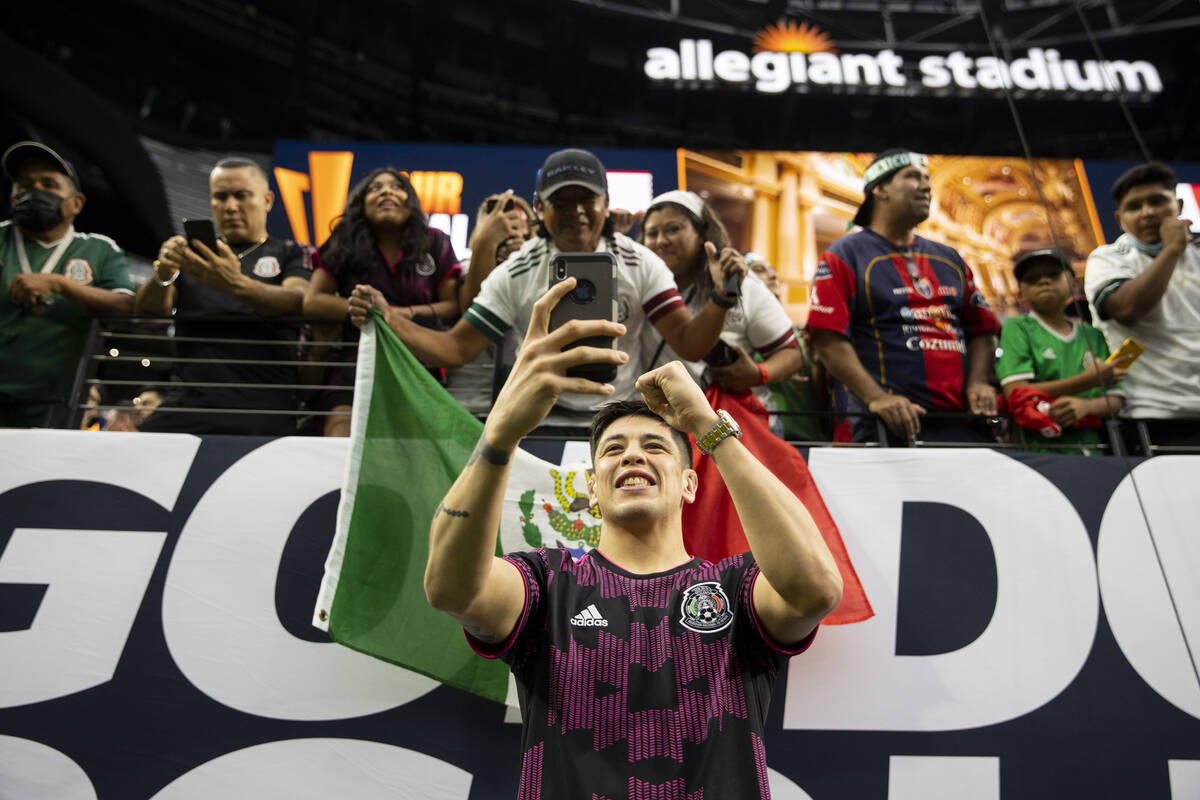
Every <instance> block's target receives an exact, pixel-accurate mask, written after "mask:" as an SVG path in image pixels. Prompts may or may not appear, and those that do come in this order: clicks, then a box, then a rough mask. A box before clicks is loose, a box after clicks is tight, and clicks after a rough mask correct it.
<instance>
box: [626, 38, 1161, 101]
mask: <svg viewBox="0 0 1200 800" xmlns="http://www.w3.org/2000/svg"><path fill="white" fill-rule="evenodd" d="M756 49H757V50H758V52H755V53H753V54H747V53H745V52H742V51H740V50H723V51H721V52H714V48H713V43H712V42H711V41H710V40H708V39H683V40H682V41H680V42H679V47H678V48H671V47H652V48H650V49H649V50H648V51H647V52H646V63H645V66H644V71H645V73H646V76H647V77H648V78H650V80H652V81H655V82H668V83H670V82H674V83H676V84H685V85H692V86H696V85H711V86H720V85H723V84H726V85H736V86H746V87H751V88H753V89H754V90H756V91H759V92H762V93H765V94H778V93H781V92H785V91H788V90H789V89H792V90H804V89H805V88H807V87H814V88H819V89H837V88H843V87H867V88H878V89H879V90H881V91H886V90H888V89H892V90H903V89H909V90H911V89H912V88H913V86H914V84H915V85H917V86H920V87H922V88H924V89H928V90H938V89H947V88H949V89H959V90H966V91H981V90H982V91H996V92H1000V91H1003V90H1004V88H1005V87H1006V86H1007V87H1008V88H1010V89H1018V90H1026V91H1038V92H1046V93H1055V94H1062V95H1063V96H1064V97H1066V96H1072V95H1074V96H1082V97H1086V96H1088V95H1090V96H1093V97H1100V96H1102V95H1104V94H1106V93H1110V92H1117V93H1121V94H1142V95H1144V94H1158V93H1159V92H1161V91H1162V79H1161V78H1160V77H1159V74H1158V70H1157V69H1156V68H1155V67H1154V65H1153V64H1151V63H1150V62H1148V61H1075V60H1073V59H1065V58H1062V57H1061V56H1060V55H1059V53H1058V51H1057V50H1051V49H1045V50H1043V49H1042V48H1038V47H1031V48H1029V50H1028V52H1027V53H1026V55H1025V57H1024V58H1017V59H1014V60H1013V61H1005V60H1003V59H999V58H993V57H991V56H984V57H981V58H972V57H971V56H968V55H967V54H966V53H964V52H962V51H955V52H953V53H950V54H949V55H927V56H925V57H923V58H922V59H921V60H920V61H918V62H917V74H916V75H915V76H913V75H910V72H909V70H907V69H906V65H905V61H904V58H903V57H902V56H900V55H898V54H896V53H895V52H894V51H892V50H880V51H879V52H877V53H840V54H839V53H837V52H836V51H833V52H830V51H820V52H800V51H791V52H788V51H783V50H767V49H762V48H760V47H756ZM913 77H915V78H916V80H915V81H914V80H912V78H913Z"/></svg>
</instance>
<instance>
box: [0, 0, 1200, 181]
mask: <svg viewBox="0 0 1200 800" xmlns="http://www.w3.org/2000/svg"><path fill="white" fill-rule="evenodd" d="M984 18H986V19H987V21H988V22H989V23H990V26H989V28H987V29H985V27H984V26H983V24H982V20H983V19H984ZM781 20H792V21H795V22H803V23H807V24H809V25H813V26H817V27H819V28H821V29H823V30H824V31H826V32H828V33H829V34H830V35H831V36H833V37H834V38H835V39H836V42H837V45H838V47H839V48H844V49H848V50H862V51H871V50H881V49H887V48H896V49H900V48H901V47H903V49H904V50H905V51H907V52H911V53H912V59H911V60H912V61H913V62H914V63H915V61H916V60H917V59H918V58H919V57H921V56H922V55H925V54H934V55H936V54H944V53H950V52H953V51H963V52H966V53H967V54H968V55H970V56H972V57H979V56H985V55H988V54H990V52H991V50H990V47H991V45H990V44H989V38H988V35H987V34H988V33H989V32H990V33H991V34H992V38H993V39H994V41H995V43H996V46H997V48H998V49H999V51H1000V53H1001V55H1002V56H1003V57H1004V58H1009V59H1011V58H1012V57H1015V54H1020V53H1022V52H1024V51H1026V50H1028V48H1031V47H1041V48H1052V47H1053V48H1061V49H1063V52H1064V54H1065V53H1067V52H1068V51H1069V52H1071V53H1072V55H1070V56H1069V57H1072V58H1092V57H1093V55H1092V53H1093V51H1094V47H1093V41H1094V44H1095V46H1096V47H1100V48H1103V49H1104V57H1105V58H1112V57H1117V58H1128V59H1135V58H1136V59H1146V58H1151V59H1153V60H1155V62H1156V63H1158V64H1160V67H1159V68H1160V72H1163V83H1164V86H1165V87H1166V88H1165V89H1164V91H1163V93H1162V95H1161V96H1160V97H1158V98H1156V99H1154V100H1153V102H1151V101H1149V100H1147V99H1145V98H1142V99H1140V100H1138V99H1136V98H1135V100H1134V101H1132V102H1131V105H1132V110H1131V112H1130V114H1131V116H1132V118H1133V119H1134V120H1135V122H1136V124H1137V125H1138V126H1140V127H1141V128H1142V129H1143V131H1144V134H1145V139H1146V140H1147V141H1148V142H1149V146H1150V148H1151V149H1152V150H1153V152H1154V154H1155V155H1156V156H1159V157H1162V158H1175V159H1191V160H1200V135H1198V130H1197V129H1198V128H1200V123H1198V120H1200V113H1198V112H1200V99H1198V98H1200V91H1197V89H1198V88H1200V87H1197V77H1196V75H1195V74H1194V73H1195V70H1194V69H1193V68H1192V63H1193V60H1194V58H1193V51H1194V40H1195V34H1196V30H1195V29H1196V28H1197V27H1198V26H1200V3H1197V0H1165V1H1164V2H1144V1H1142V2H1134V1H1131V2H1116V1H1115V0H1077V2H1063V1H1061V0H986V1H985V2H984V3H983V4H982V5H981V4H980V3H977V2H961V0H946V2H934V1H933V0H909V1H907V2H904V1H900V2H862V1H861V0H508V1H507V2H504V3H494V2H487V0H446V1H445V2H438V3H432V2H428V0H357V1H356V2H344V3H327V2H320V1H319V0H255V2H253V3H247V2H235V0H173V2H170V3H162V2H158V0H113V2H110V3H100V4H97V3H90V4H88V3H82V2H67V3H60V4H37V5H34V6H30V7H29V8H28V9H26V10H25V11H24V12H23V14H22V15H19V16H17V17H15V18H13V19H12V20H10V23H9V25H8V26H6V29H5V31H4V33H2V34H0V44H5V45H6V46H7V47H8V48H9V51H10V52H11V53H19V54H22V55H24V54H27V56H28V57H29V58H37V59H41V60H42V61H44V62H45V63H46V64H47V65H48V66H49V67H52V68H53V69H55V70H59V71H61V72H62V74H63V75H64V76H65V79H69V80H71V81H75V82H78V83H80V84H82V85H83V86H85V87H86V88H87V89H89V90H91V91H92V92H94V93H95V94H96V95H97V96H99V97H101V98H103V99H104V100H105V101H106V102H107V103H109V104H111V105H112V106H114V107H115V108H117V109H119V110H121V111H122V112H123V113H124V114H126V115H127V116H128V117H129V118H130V119H131V120H132V122H133V124H134V125H136V127H137V128H138V130H139V131H141V132H142V134H143V135H147V136H151V137H153V138H158V139H162V140H165V141H170V142H172V143H176V144H183V145H190V146H196V147H205V148H211V149H217V150H219V149H235V148H236V149H257V150H262V151H267V150H270V149H271V148H272V146H273V143H274V141H276V140H278V139H317V140H329V141H336V140H407V141H440V142H488V143H509V144H557V143H571V144H580V145H588V144H591V145H596V146H601V145H607V146H631V147H638V146H649V147H676V146H686V147H691V148H738V147H740V148H756V147H766V148H789V149H828V150H842V149H858V150H874V149H877V148H879V147H881V146H883V145H884V144H885V143H887V142H894V141H901V142H904V143H906V144H907V145H908V146H912V147H919V148H922V149H926V150H929V151H931V152H948V153H982V154H986V153H997V154H1004V153H1015V152H1016V151H1017V150H1018V144H1017V139H1016V137H1015V135H1014V128H1013V122H1012V119H1011V116H1010V112H1009V109H1008V107H1007V106H1006V104H1005V103H1004V101H1003V99H998V98H997V97H995V96H993V97H990V98H980V97H970V96H964V95H962V94H961V93H960V94H953V93H948V94H943V95H937V96H929V97H915V96H913V95H912V94H911V93H910V94H907V95H902V96H888V95H882V94H881V95H872V96H866V95H863V94H861V93H859V94H854V93H848V94H820V93H816V92H814V93H800V92H785V93H782V94H778V95H773V96H770V97H767V96H764V95H762V94H757V93H755V92H752V91H733V90H727V91H696V90H695V89H694V87H683V88H676V87H661V86H657V85H651V84H650V82H649V81H647V80H646V76H645V74H644V67H645V62H646V58H647V52H648V49H649V48H654V47H659V46H664V45H668V46H670V45H673V44H675V43H678V42H679V40H680V39H682V38H687V37H691V38H693V39H700V38H709V39H712V40H713V41H714V43H715V44H714V46H716V47H720V48H735V49H741V50H744V51H748V49H749V47H750V44H751V42H752V40H753V39H754V37H755V36H756V34H757V33H758V32H760V31H761V30H762V29H763V28H764V26H767V25H770V24H775V23H778V22H780V21H781ZM1089 29H1090V31H1091V34H1092V37H1091V38H1089V33H1088V31H1089ZM1110 53H1112V54H1116V55H1110ZM1010 54H1013V55H1010ZM1064 57H1068V56H1066V55H1064ZM1017 100H1018V102H1017V106H1018V109H1019V111H1020V113H1021V115H1022V116H1023V117H1024V118H1025V122H1026V126H1027V128H1028V129H1029V131H1030V140H1031V142H1032V146H1033V148H1034V150H1035V151H1036V152H1037V153H1038V154H1040V155H1080V156H1093V157H1110V158H1137V157H1139V155H1140V152H1139V150H1140V148H1139V146H1138V144H1137V141H1136V137H1135V136H1134V135H1133V134H1132V132H1131V130H1130V126H1129V125H1128V123H1127V121H1126V119H1125V118H1124V117H1123V115H1122V113H1121V111H1120V110H1119V109H1117V108H1116V106H1115V105H1114V104H1113V103H1112V102H1100V101H1092V102H1088V103H1075V104H1073V106H1072V108H1071V112H1070V113H1069V114H1064V113H1063V105H1062V104H1061V103H1059V102H1055V101H1054V100H1051V99H1047V98H1045V97H1043V98H1038V97H1036V96H1029V97H1019V98H1017ZM20 113H21V110H20V109H19V108H14V107H13V106H12V105H11V104H10V105H9V107H8V108H7V109H6V110H5V111H3V112H0V117H2V116H3V115H5V114H6V115H7V118H8V120H9V130H10V131H15V130H17V129H18V128H20V121H19V119H17V117H19V115H20ZM26 128H28V126H26Z"/></svg>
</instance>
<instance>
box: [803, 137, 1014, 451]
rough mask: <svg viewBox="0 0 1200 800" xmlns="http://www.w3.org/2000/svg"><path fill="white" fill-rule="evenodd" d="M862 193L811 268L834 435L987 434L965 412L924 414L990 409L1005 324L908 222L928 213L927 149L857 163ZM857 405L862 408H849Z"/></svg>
mask: <svg viewBox="0 0 1200 800" xmlns="http://www.w3.org/2000/svg"><path fill="white" fill-rule="evenodd" d="M863 180H864V182H865V184H866V186H865V187H864V193H865V195H866V198H865V199H864V200H863V203H862V206H861V207H860V208H859V210H858V214H856V215H855V217H854V221H855V222H856V223H857V224H859V225H860V226H862V228H863V229H862V230H861V231H858V232H857V233H853V234H849V235H847V236H843V237H842V238H840V239H838V240H837V241H836V242H834V243H833V245H832V246H830V248H829V250H827V251H826V252H825V253H824V254H823V255H822V256H821V262H820V264H819V265H818V266H817V272H816V274H815V275H814V276H813V287H812V296H811V298H810V302H811V310H810V312H809V317H808V328H809V330H810V331H811V332H812V336H813V344H814V345H815V346H816V350H817V354H818V356H819V357H820V359H821V360H822V361H823V362H824V363H825V365H826V367H827V368H828V369H829V372H830V373H831V374H832V375H833V376H834V377H835V378H837V380H838V382H839V384H840V385H838V386H837V387H836V390H835V393H836V401H837V407H838V410H839V411H841V412H842V413H845V414H847V417H846V418H845V419H844V420H843V421H842V422H841V423H840V424H839V425H838V429H837V431H836V433H835V437H834V438H835V440H837V441H856V442H857V441H868V440H873V439H874V438H875V433H874V430H875V427H874V422H873V421H872V419H871V417H870V416H869V415H868V414H866V412H870V414H875V415H878V416H879V417H880V418H882V419H883V421H884V422H885V423H886V425H887V427H888V430H889V431H891V433H892V434H894V435H896V436H898V437H901V438H903V439H908V440H913V439H916V438H917V437H918V434H921V436H920V438H922V439H925V440H927V441H988V439H987V437H986V435H985V434H983V433H981V432H979V431H977V430H976V429H975V428H974V427H973V426H971V425H970V424H968V423H967V422H965V421H964V422H956V421H939V422H937V423H931V421H930V420H924V421H922V419H921V417H922V416H923V415H924V414H925V413H926V412H927V411H950V412H963V411H967V410H969V411H970V412H971V413H973V414H995V413H996V394H995V392H994V391H993V389H992V388H991V386H990V385H989V384H988V378H989V376H990V374H991V371H992V360H993V358H994V350H995V341H994V338H993V337H994V335H995V334H996V333H998V332H999V329H1000V326H999V323H998V322H997V320H996V316H995V315H994V314H993V313H992V311H991V309H990V308H988V305H987V301H986V300H984V298H983V295H982V294H981V293H980V292H979V290H978V289H977V288H976V286H975V278H974V276H973V275H972V273H971V269H970V267H968V266H967V265H966V263H965V262H964V261H963V259H962V257H961V256H960V255H959V254H958V253H957V252H956V251H955V250H954V249H953V248H950V247H947V246H946V245H943V244H938V243H937V242H932V241H930V240H928V239H925V238H923V237H921V236H917V235H916V234H915V233H914V229H915V228H916V226H917V225H919V224H920V223H922V222H924V221H925V220H926V219H928V217H929V209H930V202H931V199H932V197H931V193H930V186H929V169H928V166H927V159H926V157H925V156H923V155H921V154H920V153H913V152H910V151H908V150H904V149H892V150H886V151H884V152H882V153H880V154H879V155H877V156H876V157H875V160H874V161H872V162H871V164H870V165H869V166H868V167H867V169H866V172H865V173H863ZM853 414H859V415H860V416H851V415H853Z"/></svg>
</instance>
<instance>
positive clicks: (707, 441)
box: [696, 409, 742, 456]
mask: <svg viewBox="0 0 1200 800" xmlns="http://www.w3.org/2000/svg"><path fill="white" fill-rule="evenodd" d="M730 436H732V437H734V438H735V439H740V438H742V428H741V426H740V425H738V424H737V420H735V419H734V418H733V417H731V416H729V412H728V411H726V410H724V409H721V410H719V411H717V424H716V425H713V426H712V430H710V431H709V432H708V433H706V434H704V435H703V436H701V437H700V438H699V439H697V440H696V447H698V448H700V452H701V453H703V454H704V455H706V456H707V455H710V454H711V453H712V451H713V448H714V447H716V446H717V445H719V444H720V443H721V442H723V441H725V440H726V439H728V438H729V437H730Z"/></svg>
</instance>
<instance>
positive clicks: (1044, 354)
mask: <svg viewBox="0 0 1200 800" xmlns="http://www.w3.org/2000/svg"><path fill="white" fill-rule="evenodd" d="M1042 358H1058V355H1057V354H1056V353H1055V352H1054V350H1052V349H1051V348H1049V347H1047V348H1046V349H1045V350H1043V351H1042Z"/></svg>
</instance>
